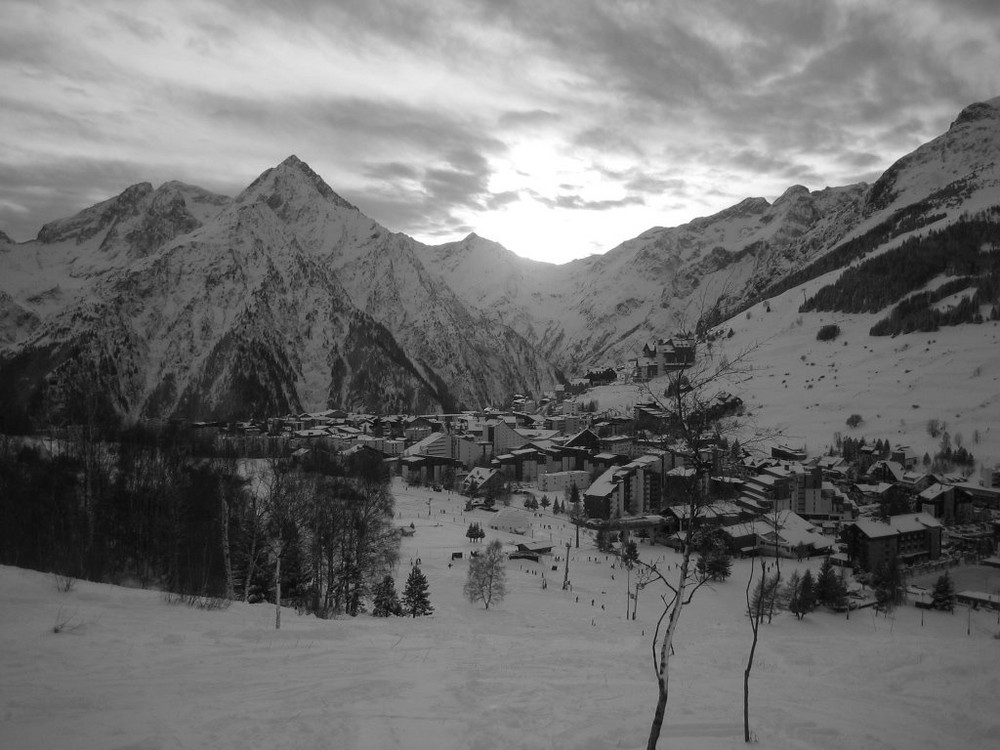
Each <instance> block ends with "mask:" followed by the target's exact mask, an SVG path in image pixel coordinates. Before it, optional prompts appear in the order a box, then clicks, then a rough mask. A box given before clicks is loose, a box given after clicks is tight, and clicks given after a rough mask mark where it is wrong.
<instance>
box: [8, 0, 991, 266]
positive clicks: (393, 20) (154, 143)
mask: <svg viewBox="0 0 1000 750" xmlns="http://www.w3.org/2000/svg"><path fill="white" fill-rule="evenodd" d="M0 17H2V18H3V22H2V23H0V230H3V231H5V232H6V233H7V234H9V235H10V236H11V237H13V238H14V239H16V240H19V241H20V240H27V239H30V238H32V237H34V236H35V234H36V233H37V231H38V229H39V228H40V227H41V225H42V224H43V223H45V222H46V221H49V220H51V219H55V218H60V217H63V216H67V215H70V214H72V213H74V212H76V211H77V210H79V209H81V208H83V207H85V206H87V205H90V204H93V203H95V202H97V201H99V200H103V199H105V198H107V197H109V196H112V195H115V194H117V193H119V192H121V191H122V190H123V189H124V188H125V187H127V186H128V185H130V184H133V183H135V182H141V181H148V182H152V183H153V184H154V185H159V184H161V183H162V182H165V181H167V180H171V179H179V180H182V181H185V182H191V183H194V184H197V185H200V186H202V187H205V188H208V189H211V190H216V191H219V192H223V193H226V194H229V195H235V194H236V193H238V192H239V191H240V190H241V189H242V188H243V187H245V186H246V185H247V184H248V183H249V182H250V181H251V180H252V179H253V178H254V177H256V176H257V175H258V174H259V173H260V172H262V171H264V170H265V169H267V168H268V167H270V166H273V165H275V164H277V163H278V162H280V161H282V160H283V159H284V158H285V157H287V156H288V155H290V154H293V153H294V154H296V155H298V156H299V157H300V158H301V159H303V160H304V161H306V162H308V163H309V164H310V166H312V167H313V169H314V170H316V171H317V172H318V173H319V174H320V175H322V176H323V177H324V179H325V180H326V181H327V182H328V183H329V184H330V185H331V187H333V189H334V190H336V191H337V192H338V193H340V194H341V195H343V196H344V197H345V198H347V199H348V200H350V201H351V202H352V203H354V204H355V205H357V206H358V207H359V208H360V209H361V210H362V211H364V212H365V213H366V214H368V215H369V216H371V217H372V218H374V219H376V220H377V221H379V222H381V223H382V224H384V225H385V226H387V227H388V228H390V229H392V230H396V231H403V232H406V233H407V234H410V235H412V236H414V237H416V238H417V239H420V240H422V241H424V242H429V243H435V244H436V243H441V242H446V241H451V240H455V239H460V238H461V237H463V236H465V235H466V234H468V233H469V232H471V231H475V232H476V233H477V234H479V235H481V236H484V237H488V238H490V239H493V240H497V241H499V242H501V243H503V244H504V245H506V246H507V247H508V248H510V249H511V250H513V251H514V252H516V253H518V254H521V255H525V256H528V257H533V258H536V259H540V260H549V261H553V262H564V261H567V260H570V259H572V258H575V257H581V256H584V255H588V254H591V253H596V252H604V251H606V250H608V249H610V248H611V247H613V246H615V245H617V244H618V243H619V242H622V241H624V240H626V239H628V238H630V237H633V236H635V235H636V234H638V233H640V232H642V231H644V230H645V229H648V228H649V227H652V226H657V225H660V226H674V225H677V224H682V223H684V222H686V221H689V220H690V219H692V218H694V217H696V216H704V215H707V214H710V213H713V212H715V211H717V210H720V209H722V208H724V207H726V206H729V205H732V204H733V203H736V202H738V201H739V200H741V199H743V198H744V197H747V196H764V197H767V198H769V199H773V198H775V197H777V196H778V195H780V194H781V192H783V191H784V189H785V188H787V187H788V186H790V185H793V184H803V185H806V186H807V187H809V188H810V189H821V188H823V187H825V186H827V185H843V184H848V183H851V182H857V181H860V180H865V181H871V180H872V179H874V178H875V177H877V175H878V174H880V173H881V171H882V170H884V169H885V168H886V167H887V166H889V165H890V164H891V163H892V162H893V161H895V160H896V159H897V158H899V157H900V156H902V155H904V154H905V153H907V152H909V151H911V150H912V149H913V148H915V147H916V146H918V145H919V144H921V143H923V142H925V141H927V140H930V139H931V138H933V137H934V136H936V135H938V134H940V133H941V132H943V131H944V130H946V129H947V127H948V125H949V123H950V122H951V121H952V120H953V119H954V118H955V116H956V115H957V113H958V112H959V110H960V109H961V108H962V107H964V106H966V105H967V104H969V103H971V102H974V101H982V100H984V99H990V98H993V97H995V96H998V95H1000V3H998V2H996V0H787V1H785V0H700V1H699V2H689V1H687V0H676V1H673V2H669V1H666V0H664V1H662V2H657V1H656V0H648V1H646V2H639V1H635V2H629V1H627V0H622V1H620V2H611V1H610V0H554V1H552V2H544V1H542V0H527V1H526V2H517V1H516V0H511V1H505V0H428V1H427V2H416V1H415V0H410V1H404V0H398V1H393V0H388V1H385V2H382V1H380V0H358V1H357V2H354V1H353V0H339V1H337V0H283V1H282V2H272V1H270V0H269V1H268V2H263V1H258V0H231V1H226V0H171V1H170V2H140V1H138V0H129V1H128V2H112V1H110V0H106V1H102V0H87V2H78V1H77V0H69V1H67V2H50V1H49V0H28V2H19V1H18V0H0Z"/></svg>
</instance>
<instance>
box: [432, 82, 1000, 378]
mask: <svg viewBox="0 0 1000 750" xmlns="http://www.w3.org/2000/svg"><path fill="white" fill-rule="evenodd" d="M998 165H1000V98H998V99H993V100H990V101H988V102H983V103H977V104H973V105H970V106H969V107H967V108H966V109H964V110H963V111H962V113H961V114H960V115H959V116H958V118H957V119H956V120H955V122H954V123H953V124H952V126H951V127H950V128H949V130H948V131H947V132H946V133H944V134H943V135H941V136H940V137H938V138H935V139H934V140H933V141H931V142H929V143H927V144H925V145H923V146H921V147H920V148H918V149H917V150H916V151H914V152H912V153H911V154H908V155H907V156H904V157H903V158H902V159H900V160H899V161H897V162H896V163H895V164H893V165H892V166H891V167H890V168H889V169H888V170H887V171H886V172H885V174H884V175H882V176H881V177H880V178H879V179H878V180H877V181H876V182H875V183H874V184H873V185H866V184H863V183H859V184H856V185H848V186H845V187H833V188H825V189H823V190H818V191H809V190H808V189H806V188H805V187H802V186H801V185H796V186H793V187H790V188H789V189H788V190H786V191H785V192H784V194H783V195H781V197H779V198H778V199H777V200H775V201H774V202H773V203H769V202H768V201H767V200H766V199H764V198H747V199H746V200H744V201H742V202H740V203H739V204H737V205H735V206H732V207H731V208H728V209H725V210H724V211H721V212H719V213H717V214H715V215H713V216H708V217H704V218H700V219H695V220H694V221H692V222H690V223H688V224H685V225H682V226H679V227H672V228H663V227H655V228H653V229H649V230H647V231H646V232H643V233H642V234H640V235H639V236H638V237H635V238H633V239H630V240H627V241H625V242H623V243H622V244H620V245H619V246H617V247H615V248H613V249H612V250H610V251H609V252H608V253H606V254H604V255H598V256H590V257H588V258H584V259H581V260H577V261H573V262H571V263H568V264H566V265H564V266H551V265H547V264H540V263H535V262H533V261H528V260H525V259H522V258H519V257H517V256H516V255H514V254H513V253H510V252H508V251H506V250H504V249H503V248H502V247H501V246H499V245H496V244H495V243H491V242H489V241H487V240H483V239H482V238H479V237H476V236H475V235H470V236H469V237H467V238H465V239H464V240H462V241H461V242H456V243H451V244H448V245H441V246H438V247H435V248H428V249H426V251H425V253H426V254H425V257H426V258H427V259H428V260H429V261H431V262H432V263H433V264H434V266H435V268H437V269H438V270H439V271H440V273H441V274H442V275H443V276H444V277H445V279H446V280H447V281H448V283H449V284H450V285H451V286H452V287H453V288H454V289H455V290H456V292H457V293H458V294H459V295H460V296H462V297H463V299H465V300H466V301H468V302H470V303H473V304H475V303H477V301H478V303H479V304H481V305H482V306H483V307H484V309H486V310H488V311H489V312H490V313H491V314H492V315H494V316H495V317H496V318H497V319H498V320H502V321H504V322H506V323H508V324H509V325H511V326H513V327H514V328H515V329H516V330H517V331H518V332H520V333H522V334H523V335H524V336H525V337H526V338H527V339H528V340H529V341H531V342H533V343H535V344H536V345H538V346H539V348H540V349H541V350H542V352H543V353H544V354H545V355H546V356H548V357H550V358H551V359H552V361H553V362H555V363H556V364H558V365H559V366H560V367H562V368H563V369H565V370H566V371H567V372H577V371H579V370H581V369H582V368H584V367H586V366H591V365H601V364H605V363H611V362H615V361H621V360H622V359H623V358H625V357H627V356H629V355H630V354H633V353H635V352H638V351H639V350H640V349H641V348H642V345H643V343H645V342H646V341H648V340H649V339H651V338H655V337H658V336H668V335H670V334H671V333H674V332H677V331H679V330H683V329H691V328H693V327H694V326H695V325H696V323H697V322H698V321H699V319H701V318H702V317H703V316H706V315H707V316H708V318H709V319H710V320H714V321H721V320H722V319H724V318H725V317H726V316H727V314H731V313H732V312H734V311H736V310H739V309H741V308H743V307H745V306H746V305H747V304H749V303H750V302H752V301H754V300H756V299H760V298H762V297H765V296H769V295H770V294H773V293H777V290H775V289H774V287H775V285H776V284H778V283H780V282H781V281H782V279H784V278H786V277H788V276H789V274H791V273H792V272H794V271H796V270H800V269H803V268H805V267H807V266H808V264H809V263H810V262H811V261H814V260H816V259H818V258H820V257H822V256H824V255H825V254H826V253H828V252H829V251H831V250H833V249H835V248H836V247H837V246H838V245H840V244H842V243H844V242H846V241H848V240H850V239H852V238H854V237H858V236H860V235H862V234H864V233H865V232H868V231H871V230H872V229H874V228H876V227H878V226H879V225H881V224H884V223H886V222H895V224H896V226H895V227H893V228H891V229H890V230H889V231H887V232H886V236H885V237H884V242H885V245H886V246H887V247H888V246H892V245H895V244H898V243H899V242H900V241H901V240H902V239H903V238H905V237H906V236H910V235H911V234H912V233H914V232H921V231H927V229H929V228H940V227H942V226H944V225H946V224H948V223H950V222H953V221H955V220H957V219H958V218H959V217H960V216H961V215H962V213H963V212H975V211H979V210H981V209H983V208H986V207H988V206H991V205H996V204H998V203H1000V191H998V185H1000V166H998ZM904 218H905V219H907V221H903V220H902V219H904ZM478 268H483V269H487V270H486V272H484V273H482V274H477V273H476V269H478Z"/></svg>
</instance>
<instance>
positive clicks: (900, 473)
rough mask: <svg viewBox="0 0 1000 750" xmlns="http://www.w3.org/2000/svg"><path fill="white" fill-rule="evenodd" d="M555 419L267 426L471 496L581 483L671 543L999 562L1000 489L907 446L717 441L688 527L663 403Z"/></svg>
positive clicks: (864, 562) (516, 416)
mask: <svg viewBox="0 0 1000 750" xmlns="http://www.w3.org/2000/svg"><path fill="white" fill-rule="evenodd" d="M548 412H549V413H548V414H545V415H540V414H529V413H527V412H523V411H513V410H511V411H506V412H501V411H498V410H484V411H481V412H465V413H460V414H436V415H423V416H408V415H398V416H388V417H386V416H373V415H360V414H347V413H344V412H340V411H335V410H331V411H325V412H321V413H317V414H300V415H295V416H288V417H283V418H275V419H270V420H268V421H267V424H266V425H265V426H264V429H265V430H266V431H267V432H268V434H271V435H282V436H284V437H285V438H287V439H288V440H289V441H290V442H291V444H292V446H293V448H294V449H295V450H296V451H298V452H300V453H301V452H306V451H310V450H316V449H320V450H328V451H330V452H337V453H350V452H352V451H358V450H371V451H377V452H378V453H379V455H380V456H382V457H383V458H384V459H385V460H387V461H389V462H390V464H391V465H392V466H394V467H395V471H396V472H397V473H398V474H399V475H400V476H402V477H403V479H404V480H405V481H407V482H408V483H411V484H425V485H440V486H447V487H448V488H449V489H455V490H458V491H461V492H464V493H466V494H469V495H473V494H474V495H479V496H483V497H487V498H490V497H499V496H501V495H502V493H503V492H504V491H505V490H509V488H510V487H511V486H514V485H521V486H524V485H530V486H531V487H532V488H533V489H534V490H536V491H538V492H542V493H550V492H551V493H553V494H563V493H566V492H568V490H569V488H570V487H572V486H574V485H575V486H576V488H577V490H578V491H579V493H580V496H581V498H582V500H583V504H584V508H585V510H586V514H587V516H588V517H589V518H590V519H591V520H592V523H594V524H602V523H603V524H607V525H610V526H616V527H620V528H629V529H632V530H633V531H634V532H635V533H637V534H640V535H643V536H646V535H649V536H652V537H654V538H656V539H659V540H663V541H668V540H670V539H675V540H676V539H681V538H683V535H684V534H686V533H688V531H689V530H690V529H691V527H692V525H693V523H709V524H713V525H715V526H718V527H719V528H721V529H722V530H723V531H724V533H726V534H727V535H728V536H729V537H730V539H731V541H732V545H733V547H734V548H735V549H737V550H740V551H741V552H744V553H747V554H752V553H754V552H765V553H768V554H778V555H782V556H787V557H801V556H809V555H816V554H831V553H832V554H834V556H835V559H836V560H837V561H838V562H841V563H842V564H845V565H851V566H854V567H859V568H864V569H869V570H870V569H873V568H875V567H877V566H878V565H879V564H880V563H881V562H882V561H883V560H885V559H887V558H889V557H891V556H897V557H898V558H899V559H901V560H903V561H905V562H911V563H917V562H924V561H933V560H935V559H937V558H938V557H939V556H940V555H941V554H942V549H943V546H944V541H945V540H946V539H950V540H951V541H952V542H961V543H962V544H963V546H964V547H965V549H967V550H970V551H976V552H978V553H982V554H991V553H992V552H993V550H994V549H995V547H996V542H997V539H998V533H1000V521H997V520H995V519H997V518H1000V488H998V487H991V486H984V484H985V483H983V484H980V483H973V482H968V481H965V478H964V477H962V476H952V475H942V474H934V473H925V472H922V471H920V470H919V467H918V460H917V456H916V454H915V453H914V452H913V451H911V450H909V449H908V448H906V447H905V446H898V447H896V448H895V449H893V450H892V452H891V455H890V456H889V457H888V458H878V457H877V456H876V454H875V453H874V451H873V450H871V449H865V450H863V451H862V456H861V458H860V460H859V461H854V462H851V463H848V462H847V461H845V460H844V459H843V458H841V457H840V456H821V457H815V458H812V459H809V458H807V457H806V456H805V455H804V452H803V451H801V450H797V449H793V448H788V447H785V446H775V447H774V448H773V449H772V456H771V457H769V458H759V457H751V456H749V455H745V454H744V453H743V452H742V451H736V452H734V451H731V450H729V449H728V448H727V447H725V446H719V445H714V444H711V441H709V442H708V443H706V445H705V446H704V448H703V450H704V452H705V453H704V456H703V458H704V459H707V462H708V463H709V464H710V465H711V467H712V470H711V471H710V472H708V476H706V477H703V478H702V480H701V482H702V486H701V487H700V491H701V492H702V494H703V496H704V497H706V498H709V499H710V502H709V503H708V504H707V505H705V506H704V507H702V508H701V509H700V510H699V514H698V517H697V518H696V519H690V518H687V515H686V505H685V504H684V502H683V499H684V497H685V492H686V491H687V488H688V487H689V486H690V481H691V477H692V474H693V473H694V469H693V468H692V467H691V466H689V465H687V463H686V462H685V460H684V459H683V458H682V457H681V456H682V451H679V450H675V449H674V447H673V446H671V445H670V443H669V441H667V440H666V439H664V438H662V437H659V436H657V435H656V434H655V433H654V434H653V436H652V437H649V435H650V434H651V433H650V429H651V428H653V427H657V426H663V425H662V423H660V422H658V420H659V419H661V418H663V415H662V414H661V413H659V412H658V410H657V406H656V405H655V404H640V405H637V406H636V407H635V408H634V411H633V414H632V415H631V418H626V417H620V416H618V417H615V416H608V415H596V414H590V413H585V412H580V411H579V409H578V407H577V405H576V404H574V403H572V402H569V401H567V402H563V403H561V404H560V405H559V406H558V407H557V408H553V409H549V410H548ZM639 425H642V427H641V428H640V427H639ZM887 509H889V510H888V511H887Z"/></svg>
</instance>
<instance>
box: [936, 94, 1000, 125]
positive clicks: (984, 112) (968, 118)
mask: <svg viewBox="0 0 1000 750" xmlns="http://www.w3.org/2000/svg"><path fill="white" fill-rule="evenodd" d="M996 119H1000V96H998V97H995V98H993V99H988V100H987V101H985V102H975V103H973V104H970V105H969V106H968V107H966V108H965V109H963V110H962V111H961V112H959V113H958V117H956V118H955V121H954V122H953V123H952V124H951V126H950V127H949V128H948V129H949V130H951V129H952V128H954V127H956V126H958V125H962V124H964V123H967V122H976V121H977V120H996Z"/></svg>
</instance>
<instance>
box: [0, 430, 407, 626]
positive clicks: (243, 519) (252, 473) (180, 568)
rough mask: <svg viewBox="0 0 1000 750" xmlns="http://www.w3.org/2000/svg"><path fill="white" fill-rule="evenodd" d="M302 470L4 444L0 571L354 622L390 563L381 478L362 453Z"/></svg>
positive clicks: (139, 448)
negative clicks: (11, 568)
mask: <svg viewBox="0 0 1000 750" xmlns="http://www.w3.org/2000/svg"><path fill="white" fill-rule="evenodd" d="M311 469H312V470H310V471H305V470H303V469H302V468H301V467H298V466H295V465H293V464H292V463H291V462H290V461H289V460H288V459H267V460H257V461H243V462H239V461H236V460H235V459H205V458H192V457H191V455H190V450H189V447H188V446H186V445H185V444H184V443H183V442H182V441H179V440H177V441H175V440H172V439H170V438H169V436H168V435H163V436H161V439H160V440H159V441H121V442H108V441H105V440H98V439H96V437H95V436H94V435H93V434H91V433H88V432H86V431H80V432H79V433H78V434H77V435H76V437H75V439H73V440H69V441H62V442H58V443H52V444H50V445H43V444H39V443H38V442H32V441H26V440H22V439H15V438H10V437H0V562H3V563H5V564H10V565H18V566H22V567H28V568H35V569H39V570H49V571H53V572H57V573H59V574H61V575H64V576H69V577H75V578H85V579H89V580H95V581H106V582H111V583H132V584H134V585H139V586H143V587H155V588H161V589H164V590H168V591H172V592H177V593H181V594H197V595H200V596H210V597H220V598H226V599H242V600H244V601H262V600H268V601H274V602H281V601H282V600H284V601H285V602H286V603H288V604H293V605H295V606H296V607H298V608H299V609H300V610H303V611H308V612H314V613H316V614H318V615H321V616H330V615H332V614H334V613H336V612H344V613H347V614H351V615H355V614H357V613H358V612H359V611H361V610H362V609H363V607H364V606H365V605H366V602H367V599H368V598H369V596H370V594H371V592H372V588H373V586H374V585H375V583H377V582H378V581H379V580H381V578H382V577H383V576H384V575H385V574H386V573H387V572H388V571H390V570H391V569H392V567H393V566H394V564H395V562H396V558H397V554H398V545H399V538H398V534H397V532H396V530H395V529H394V528H393V526H392V523H391V521H392V518H393V513H394V503H393V498H392V495H391V493H390V492H389V487H388V472H387V471H386V469H385V467H384V466H383V465H382V462H381V461H379V460H377V459H375V460H373V459H370V458H368V457H367V456H366V455H365V454H364V453H359V454H357V456H356V457H352V458H350V459H348V460H345V461H336V460H330V461H328V462H326V465H325V467H324V466H313V467H311ZM277 612H278V613H279V614H280V610H277ZM276 624H277V625H278V626H279V627H280V619H278V618H277V616H276Z"/></svg>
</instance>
